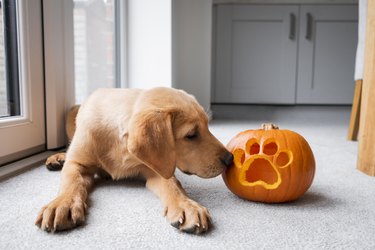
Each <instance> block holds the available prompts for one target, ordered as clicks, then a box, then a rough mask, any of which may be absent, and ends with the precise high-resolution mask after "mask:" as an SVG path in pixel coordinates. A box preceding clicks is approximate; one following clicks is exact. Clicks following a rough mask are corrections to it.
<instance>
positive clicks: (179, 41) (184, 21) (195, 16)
mask: <svg viewBox="0 0 375 250" xmlns="http://www.w3.org/2000/svg"><path fill="white" fill-rule="evenodd" d="M211 33H212V0H172V82H173V87H176V88H180V89H184V90H186V91H187V92H189V93H191V94H193V95H195V97H196V98H197V99H198V101H199V103H200V104H201V105H202V106H203V107H204V108H207V109H208V108H209V107H210V100H211V39H212V37H211Z"/></svg>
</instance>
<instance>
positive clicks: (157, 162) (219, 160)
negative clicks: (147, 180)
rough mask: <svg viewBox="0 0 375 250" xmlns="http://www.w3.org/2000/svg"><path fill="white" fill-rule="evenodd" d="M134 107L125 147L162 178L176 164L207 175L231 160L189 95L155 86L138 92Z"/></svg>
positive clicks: (170, 172)
mask: <svg viewBox="0 0 375 250" xmlns="http://www.w3.org/2000/svg"><path fill="white" fill-rule="evenodd" d="M134 107H135V108H134V113H133V115H132V117H131V119H130V121H129V129H128V150H129V152H130V153H132V154H133V155H134V156H136V157H137V158H138V159H139V160H140V161H142V162H143V163H144V164H145V165H147V166H149V167H150V168H151V169H153V170H154V171H155V172H157V173H158V174H160V175H161V176H163V177H164V178H170V177H171V176H172V175H173V173H174V170H175V168H176V166H177V167H178V168H179V169H180V170H181V171H182V172H184V173H187V174H195V175H198V176H200V177H203V178H211V177H215V176H217V175H219V174H220V173H222V172H223V170H224V169H225V168H226V167H227V166H229V165H230V164H231V163H232V160H233V156H232V154H231V153H229V152H228V151H227V150H226V148H225V147H224V146H223V145H222V144H221V143H220V142H219V141H218V140H217V139H216V138H215V137H214V136H213V135H212V134H211V133H210V131H209V130H208V118H207V115H206V113H205V112H204V110H203V108H202V107H201V106H200V105H199V104H198V103H197V101H196V100H195V98H194V97H193V96H191V95H188V94H186V93H185V92H183V91H181V90H175V89H169V88H156V89H152V90H149V91H146V92H144V93H143V94H141V96H140V97H139V98H138V100H137V102H136V103H135V105H134Z"/></svg>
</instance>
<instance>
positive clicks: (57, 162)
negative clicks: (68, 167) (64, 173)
mask: <svg viewBox="0 0 375 250" xmlns="http://www.w3.org/2000/svg"><path fill="white" fill-rule="evenodd" d="M79 107H80V106H79V105H75V106H73V107H72V108H71V109H70V110H69V111H68V113H67V115H66V122H65V132H66V135H67V136H68V140H69V143H70V142H71V141H72V138H73V135H74V132H75V131H76V117H77V114H78V110H79ZM64 162H65V153H57V154H54V155H51V156H50V157H48V159H47V160H46V163H45V164H46V167H47V169H48V170H51V171H57V170H61V169H62V167H63V166H64Z"/></svg>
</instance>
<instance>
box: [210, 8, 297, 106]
mask: <svg viewBox="0 0 375 250" xmlns="http://www.w3.org/2000/svg"><path fill="white" fill-rule="evenodd" d="M298 10H299V7H298V6H294V5H224V6H222V5H221V6H220V5H219V6H218V7H217V9H216V11H217V12H216V14H217V15H216V18H217V20H216V22H215V23H216V48H215V51H216V53H215V56H216V58H215V61H216V64H215V68H214V69H215V72H214V84H213V85H214V102H216V103H283V104H291V103H295V88H296V60H297V38H298V34H297V33H298V29H297V28H296V27H297V24H298Z"/></svg>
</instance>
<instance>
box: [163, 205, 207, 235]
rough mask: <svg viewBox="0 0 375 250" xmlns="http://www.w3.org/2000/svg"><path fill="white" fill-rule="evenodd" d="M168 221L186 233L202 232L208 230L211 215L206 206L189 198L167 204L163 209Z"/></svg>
mask: <svg viewBox="0 0 375 250" xmlns="http://www.w3.org/2000/svg"><path fill="white" fill-rule="evenodd" d="M164 215H165V216H166V217H167V219H168V221H169V223H170V224H171V225H172V226H174V227H175V228H177V229H180V230H181V231H184V232H186V233H196V234H199V233H203V232H206V231H207V230H208V226H209V224H210V222H211V216H210V213H209V212H208V210H207V208H205V207H203V206H201V205H200V204H198V203H197V202H195V201H193V200H191V199H184V200H182V201H177V202H174V203H172V204H169V205H168V206H167V207H166V208H165V209H164Z"/></svg>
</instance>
